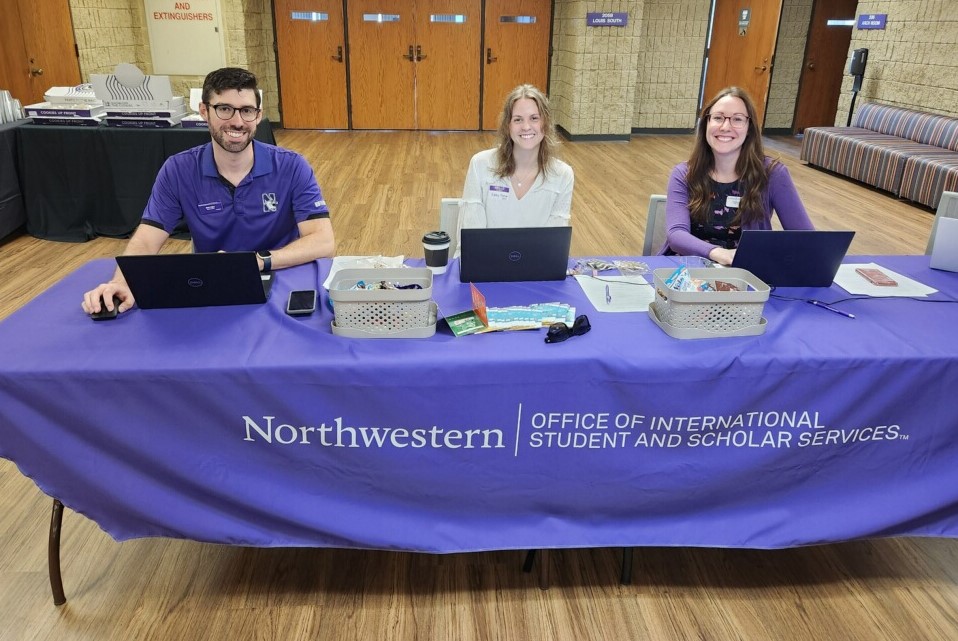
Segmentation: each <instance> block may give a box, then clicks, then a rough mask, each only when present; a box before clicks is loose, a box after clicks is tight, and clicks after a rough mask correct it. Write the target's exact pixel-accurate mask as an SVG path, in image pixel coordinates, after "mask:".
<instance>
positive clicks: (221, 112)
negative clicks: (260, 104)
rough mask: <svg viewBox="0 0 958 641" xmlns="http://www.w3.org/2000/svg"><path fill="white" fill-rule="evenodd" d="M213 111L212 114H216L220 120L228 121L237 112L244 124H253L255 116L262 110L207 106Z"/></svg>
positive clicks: (231, 106)
mask: <svg viewBox="0 0 958 641" xmlns="http://www.w3.org/2000/svg"><path fill="white" fill-rule="evenodd" d="M207 106H208V107H210V108H212V109H213V112H214V113H216V117H217V118H219V119H220V120H229V119H230V118H232V117H233V114H235V113H236V112H237V111H238V112H239V115H240V118H242V119H243V121H244V122H253V121H254V120H256V116H258V115H259V112H260V111H262V109H257V108H256V107H234V106H233V105H207Z"/></svg>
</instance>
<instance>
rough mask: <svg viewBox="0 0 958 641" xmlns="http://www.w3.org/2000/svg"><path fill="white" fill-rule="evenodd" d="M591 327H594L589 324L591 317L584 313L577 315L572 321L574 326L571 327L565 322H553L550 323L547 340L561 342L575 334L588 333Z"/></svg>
mask: <svg viewBox="0 0 958 641" xmlns="http://www.w3.org/2000/svg"><path fill="white" fill-rule="evenodd" d="M590 329H592V325H590V324H589V317H588V316H586V315H585V314H582V315H581V316H577V317H576V319H575V322H574V323H572V327H569V326H568V325H566V324H565V323H553V324H552V325H549V331H548V332H546V342H547V343H561V342H562V341H564V340H568V339H569V338H571V337H573V336H582V335H583V334H587V333H588V332H589V330H590Z"/></svg>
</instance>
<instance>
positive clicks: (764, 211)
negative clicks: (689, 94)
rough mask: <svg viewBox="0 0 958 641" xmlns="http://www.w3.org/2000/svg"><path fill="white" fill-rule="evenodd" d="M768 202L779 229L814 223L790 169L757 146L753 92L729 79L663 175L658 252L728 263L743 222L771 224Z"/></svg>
mask: <svg viewBox="0 0 958 641" xmlns="http://www.w3.org/2000/svg"><path fill="white" fill-rule="evenodd" d="M772 210H775V212H776V213H777V214H778V219H779V221H780V222H781V223H782V227H784V228H785V229H814V226H813V225H812V221H811V220H809V218H808V213H807V212H806V211H805V207H804V206H803V205H802V201H801V199H800V198H799V197H798V192H797V191H796V190H795V184H794V183H793V182H792V177H791V176H790V175H789V173H788V169H786V168H785V165H783V164H781V163H779V162H778V161H777V160H772V159H771V158H769V157H767V156H766V155H765V151H764V150H763V149H762V134H761V132H760V131H759V129H758V124H757V123H756V119H755V105H754V104H753V103H752V99H751V98H750V97H749V95H748V94H747V93H746V92H745V91H744V90H742V89H739V88H738V87H728V88H726V89H723V90H722V91H720V92H719V93H718V95H717V96H715V98H713V99H712V100H711V102H709V103H708V104H707V105H705V108H704V109H703V110H702V117H701V118H700V119H699V123H698V126H697V127H696V135H695V147H694V148H693V149H692V156H691V158H689V160H688V162H683V163H681V164H679V165H677V166H676V167H675V169H673V170H672V175H671V176H670V177H669V190H668V195H667V198H666V205H665V220H666V226H667V232H668V236H667V240H666V243H665V247H663V248H662V252H661V253H663V254H680V255H683V256H704V257H706V258H709V259H710V260H712V261H714V262H716V263H719V264H721V265H730V264H731V263H732V259H733V258H734V257H735V248H736V247H737V246H738V241H739V238H741V235H742V230H743V229H771V228H772Z"/></svg>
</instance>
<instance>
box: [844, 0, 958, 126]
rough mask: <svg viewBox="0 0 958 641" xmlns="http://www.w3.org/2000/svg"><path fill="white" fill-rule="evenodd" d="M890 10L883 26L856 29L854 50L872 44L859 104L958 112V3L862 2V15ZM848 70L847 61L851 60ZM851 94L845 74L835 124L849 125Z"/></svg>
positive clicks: (937, 0)
mask: <svg viewBox="0 0 958 641" xmlns="http://www.w3.org/2000/svg"><path fill="white" fill-rule="evenodd" d="M869 13H884V14H887V15H888V20H887V22H886V25H885V28H884V29H863V30H859V29H856V30H855V31H853V32H852V43H851V47H850V48H849V59H850V58H851V55H850V52H851V50H854V49H861V48H865V49H868V62H867V64H866V66H865V77H864V79H863V82H862V89H861V93H859V95H858V98H857V103H856V104H858V103H861V102H863V101H875V102H880V103H882V104H886V105H898V106H902V107H911V108H914V109H919V110H922V111H931V112H934V113H940V114H945V115H948V116H958V2H956V1H955V0H883V1H881V2H859V3H858V14H859V15H861V14H869ZM846 69H847V64H846ZM851 99H852V77H851V76H848V75H846V76H845V81H844V83H843V85H842V96H841V98H840V99H839V102H838V112H837V114H836V117H835V124H836V125H840V126H844V125H845V122H846V118H847V117H848V109H849V107H850V106H851Z"/></svg>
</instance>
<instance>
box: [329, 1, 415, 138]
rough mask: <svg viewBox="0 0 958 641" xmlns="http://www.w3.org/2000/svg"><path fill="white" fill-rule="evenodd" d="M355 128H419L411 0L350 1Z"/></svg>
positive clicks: (352, 92)
mask: <svg viewBox="0 0 958 641" xmlns="http://www.w3.org/2000/svg"><path fill="white" fill-rule="evenodd" d="M346 7H347V9H346V11H347V14H348V17H347V24H348V25H349V86H350V103H351V105H352V115H353V128H354V129H415V128H416V102H415V101H416V95H415V77H416V63H415V60H416V54H415V51H416V49H415V45H416V30H415V22H414V15H413V10H414V3H413V2H410V1H408V0H347V5H346Z"/></svg>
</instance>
